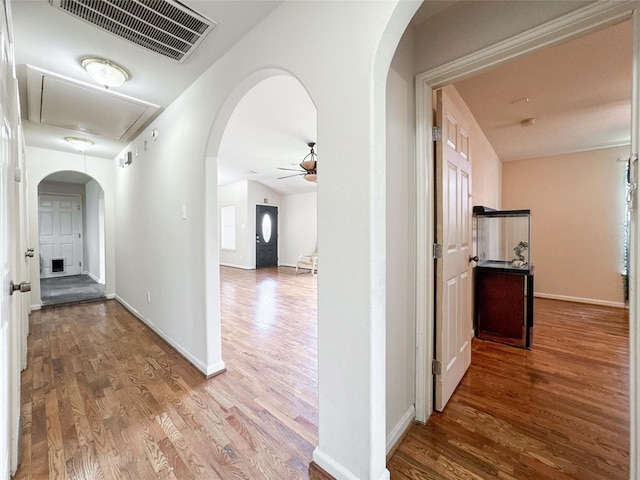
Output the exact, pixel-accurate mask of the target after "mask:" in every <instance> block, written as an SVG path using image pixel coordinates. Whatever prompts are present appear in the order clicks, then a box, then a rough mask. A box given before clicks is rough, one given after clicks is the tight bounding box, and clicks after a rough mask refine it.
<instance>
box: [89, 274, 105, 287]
mask: <svg viewBox="0 0 640 480" xmlns="http://www.w3.org/2000/svg"><path fill="white" fill-rule="evenodd" d="M85 273H86V274H87V276H88V277H89V278H90V279H91V280H93V281H94V282H96V283H99V284H100V285H104V282H103V281H102V280H100V279H99V278H98V277H96V276H95V275H94V274H93V273H91V272H85Z"/></svg>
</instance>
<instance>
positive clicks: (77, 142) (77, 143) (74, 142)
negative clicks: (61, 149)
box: [64, 137, 93, 152]
mask: <svg viewBox="0 0 640 480" xmlns="http://www.w3.org/2000/svg"><path fill="white" fill-rule="evenodd" d="M64 139H65V140H66V141H67V142H68V143H69V144H70V145H71V146H72V147H73V148H75V149H76V150H77V151H78V152H84V151H85V150H86V149H87V148H89V147H90V146H91V145H93V142H92V141H91V140H87V139H86V138H78V137H64Z"/></svg>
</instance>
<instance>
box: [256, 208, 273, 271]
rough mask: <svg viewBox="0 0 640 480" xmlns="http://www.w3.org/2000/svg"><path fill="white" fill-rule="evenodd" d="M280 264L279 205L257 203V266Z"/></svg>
mask: <svg viewBox="0 0 640 480" xmlns="http://www.w3.org/2000/svg"><path fill="white" fill-rule="evenodd" d="M277 266H278V207H271V206H267V205H256V268H261V267H277Z"/></svg>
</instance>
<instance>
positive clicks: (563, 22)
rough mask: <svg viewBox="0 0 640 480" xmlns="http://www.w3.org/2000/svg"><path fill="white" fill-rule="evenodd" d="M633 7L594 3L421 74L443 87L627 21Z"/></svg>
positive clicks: (608, 0)
mask: <svg viewBox="0 0 640 480" xmlns="http://www.w3.org/2000/svg"><path fill="white" fill-rule="evenodd" d="M634 6H635V2H634V1H632V0H627V1H615V0H613V1H612V0H603V1H600V2H593V3H592V4H590V5H587V6H586V7H583V8H581V9H579V10H575V11H573V12H570V13H567V14H566V15H563V16H561V17H558V18H556V19H553V20H551V21H549V22H547V23H545V24H543V25H540V26H538V27H534V28H531V29H529V30H527V31H526V32H523V33H521V34H519V35H516V36H514V37H511V38H508V39H506V40H503V41H501V42H498V43H495V44H493V45H491V46H489V47H486V48H484V49H482V50H478V51H477V52H475V53H472V54H469V55H465V56H464V57H461V58H459V59H457V60H453V61H451V62H449V63H446V64H444V65H442V66H440V67H436V68H434V69H432V70H429V71H428V72H426V73H423V74H421V75H420V76H419V77H421V78H422V80H423V81H424V82H425V83H427V84H429V85H430V86H431V87H432V88H439V87H443V86H445V85H447V84H449V83H452V82H454V81H456V80H460V79H462V78H465V77H469V76H471V75H475V74H477V73H480V72H482V71H484V70H487V69H489V68H491V67H494V66H496V65H500V64H502V63H505V62H508V61H510V60H513V59H514V58H517V57H520V56H522V55H525V54H527V53H531V52H533V51H536V50H538V49H541V48H544V47H548V46H550V45H554V44H556V43H558V42H561V41H564V40H568V39H570V38H574V37H576V36H578V35H583V34H585V33H587V32H589V31H593V30H597V29H600V28H604V27H606V26H610V25H615V24H616V23H619V22H622V21H623V20H628V19H629V18H630V17H631V11H632V9H633V8H634Z"/></svg>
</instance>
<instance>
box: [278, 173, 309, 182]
mask: <svg viewBox="0 0 640 480" xmlns="http://www.w3.org/2000/svg"><path fill="white" fill-rule="evenodd" d="M306 173H307V172H301V173H294V174H293V175H287V176H285V177H278V178H277V180H282V179H283V178H291V177H298V176H300V175H305V174H306Z"/></svg>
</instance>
